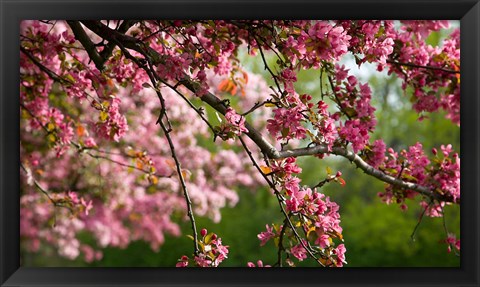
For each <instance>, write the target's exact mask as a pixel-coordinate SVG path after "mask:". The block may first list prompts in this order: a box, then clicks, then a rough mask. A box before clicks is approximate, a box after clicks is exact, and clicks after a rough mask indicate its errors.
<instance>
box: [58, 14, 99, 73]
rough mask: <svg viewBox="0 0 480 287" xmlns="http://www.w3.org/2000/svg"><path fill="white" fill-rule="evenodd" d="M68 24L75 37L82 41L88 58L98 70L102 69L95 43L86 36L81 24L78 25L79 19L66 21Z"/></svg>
mask: <svg viewBox="0 0 480 287" xmlns="http://www.w3.org/2000/svg"><path fill="white" fill-rule="evenodd" d="M67 23H68V25H69V26H70V28H71V29H72V32H73V34H74V35H75V38H76V39H77V40H78V41H80V43H82V46H83V47H84V48H85V50H87V53H88V56H89V57H90V59H91V60H92V61H93V62H94V63H95V66H96V67H97V69H99V70H100V71H101V70H103V63H104V61H103V58H102V57H101V56H100V54H99V53H98V51H97V49H96V48H95V45H94V44H93V42H92V41H91V40H90V38H89V37H88V35H87V33H85V30H83V28H82V25H80V22H79V21H67Z"/></svg>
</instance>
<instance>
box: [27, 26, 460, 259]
mask: <svg viewBox="0 0 480 287" xmlns="http://www.w3.org/2000/svg"><path fill="white" fill-rule="evenodd" d="M452 24H453V26H454V27H455V26H458V23H456V22H453V23H452ZM447 32H448V31H447ZM446 34H447V33H446V32H445V31H443V32H434V33H432V34H431V35H430V37H429V38H428V40H427V41H428V43H429V44H432V45H437V44H438V43H441V41H442V39H443V38H444V37H445V36H446ZM240 59H241V62H243V63H244V65H245V68H246V69H247V70H250V71H252V72H254V73H261V74H265V75H266V78H269V77H268V76H267V74H266V73H265V71H264V67H263V63H262V61H261V59H260V58H258V57H250V56H247V55H246V54H243V55H240ZM270 61H271V62H272V64H274V61H275V59H274V58H273V57H270ZM343 63H344V64H345V65H346V66H347V67H348V68H350V72H352V73H354V74H355V75H356V76H357V77H358V79H359V80H360V81H361V82H367V81H368V82H369V84H370V86H371V88H372V91H373V99H372V101H373V104H374V106H375V107H376V109H377V110H376V112H375V115H376V117H377V120H378V126H377V128H376V131H375V133H374V134H373V135H372V137H371V140H372V142H373V140H375V139H378V138H382V139H383V140H384V141H385V143H386V144H387V147H393V148H394V149H395V150H396V151H399V150H401V149H403V148H407V147H408V146H410V145H413V144H415V143H416V142H420V143H422V145H423V147H424V149H425V150H426V151H429V150H430V149H431V148H432V147H437V148H438V147H439V146H440V145H442V144H448V143H451V144H452V146H453V148H454V150H456V151H457V152H460V128H459V127H457V126H456V125H454V124H452V123H451V122H450V121H449V120H447V119H445V117H444V114H443V113H435V114H432V115H429V118H428V119H425V120H423V121H422V122H419V120H418V115H417V114H416V112H415V111H413V110H412V108H411V104H410V102H409V100H408V99H409V96H408V93H409V91H408V90H407V91H403V90H402V89H401V88H400V81H399V80H398V79H397V78H396V77H395V76H394V75H391V76H389V75H387V74H386V73H378V72H376V68H375V67H374V66H371V65H369V64H364V65H362V67H361V70H358V68H356V65H355V64H354V61H353V59H350V58H348V57H345V58H344V59H343ZM319 87H320V81H319V72H318V71H307V72H305V71H303V72H301V73H300V74H299V77H298V82H297V85H296V88H297V90H298V92H299V93H300V94H301V93H308V94H310V95H312V96H314V97H317V98H319V97H320V92H319ZM299 165H300V166H301V167H302V168H303V172H302V174H301V176H300V177H301V179H302V184H306V185H314V184H316V183H317V182H318V181H319V180H321V179H322V178H324V177H325V175H326V167H327V166H328V167H330V168H331V169H332V170H333V171H334V173H335V172H336V171H337V170H341V171H342V173H343V176H342V177H343V178H344V179H345V181H346V183H347V184H346V185H345V186H340V185H339V184H335V183H331V184H328V185H326V186H325V187H323V192H324V193H325V194H326V195H328V196H330V198H331V199H332V200H333V201H335V202H337V203H338V204H339V206H340V214H341V220H342V223H341V226H342V227H343V230H344V231H343V237H344V240H345V242H344V243H345V246H346V248H347V253H346V258H347V262H348V264H347V265H345V267H347V268H348V267H427V266H428V267H459V266H460V257H457V256H455V255H454V254H453V253H448V252H447V245H446V244H444V243H443V240H444V239H445V238H446V234H445V230H444V224H445V225H446V226H447V228H448V230H449V231H450V232H453V233H456V234H457V236H458V235H459V234H460V230H459V228H460V208H459V206H448V207H446V208H445V211H446V215H445V221H444V220H443V219H442V218H429V217H424V218H423V220H422V222H421V224H420V225H419V226H418V229H417V231H416V233H415V240H413V239H412V236H411V235H412V233H413V231H414V229H415V227H416V225H417V223H418V220H419V218H420V215H421V213H422V209H421V207H420V205H419V202H418V201H408V202H407V204H408V209H407V210H406V211H403V210H402V209H400V206H399V205H398V204H392V205H386V204H385V203H383V202H382V201H381V199H380V198H379V197H378V196H377V192H380V191H383V189H384V184H383V183H382V182H380V181H378V180H376V179H374V178H372V177H370V176H367V175H365V174H364V173H363V172H361V171H359V170H357V169H356V168H355V166H354V165H352V164H350V162H348V161H347V160H345V159H342V158H335V157H334V156H331V157H328V158H326V159H324V160H319V159H316V158H307V157H303V158H300V159H299ZM238 193H239V195H240V201H239V203H238V204H237V205H236V206H235V207H233V208H224V209H223V210H222V220H221V222H220V223H218V224H215V223H213V222H212V221H211V220H209V219H207V218H201V217H197V218H196V220H197V226H204V227H206V228H207V229H208V231H209V232H215V233H217V234H219V236H220V237H222V240H223V243H224V245H228V246H230V253H229V258H228V260H225V261H224V262H223V263H222V264H221V265H220V266H221V267H230V266H234V267H239V266H246V263H247V262H248V261H253V262H256V261H257V260H258V259H261V260H263V262H264V263H266V264H269V263H273V262H275V261H276V248H275V246H274V244H273V242H271V241H270V242H268V243H267V244H266V245H265V246H264V247H260V241H259V240H258V239H257V238H256V236H257V234H258V233H260V232H262V231H264V230H265V224H266V223H276V224H281V222H282V214H281V213H280V210H279V208H278V203H277V201H276V199H275V197H274V196H272V193H271V192H270V191H269V190H268V189H267V188H259V189H258V190H238ZM178 222H181V220H180V219H179V220H178ZM181 226H182V235H181V236H180V237H167V238H166V240H165V244H164V245H163V246H161V247H160V250H159V251H158V252H154V251H152V250H151V248H150V246H149V245H148V244H147V243H145V242H142V241H137V242H134V243H132V244H131V245H129V246H128V247H127V248H126V249H118V248H107V249H105V250H103V259H102V260H100V261H96V262H93V263H90V264H88V263H86V262H84V261H83V260H82V259H80V258H79V259H78V260H74V261H71V260H68V259H65V258H62V257H59V256H58V255H57V251H56V250H54V249H53V248H51V247H45V246H44V247H42V249H41V250H40V252H38V253H27V252H25V251H22V265H23V266H63V267H66V266H72V267H73V266H75V267H81V266H90V267H107V266H108V267H120V266H121V267H133V266H135V267H159V266H174V265H175V263H176V262H177V259H178V258H180V256H181V255H183V254H190V253H191V240H190V239H189V238H187V236H186V235H188V234H189V233H190V232H191V229H190V223H189V222H183V223H182V224H181ZM80 236H81V240H83V241H85V242H93V239H92V238H90V235H89V234H81V235H80ZM298 266H317V265H316V264H315V262H312V261H310V260H306V261H303V262H301V263H299V264H298Z"/></svg>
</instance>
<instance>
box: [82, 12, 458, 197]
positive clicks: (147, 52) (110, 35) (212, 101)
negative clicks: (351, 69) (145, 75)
mask: <svg viewBox="0 0 480 287" xmlns="http://www.w3.org/2000/svg"><path fill="white" fill-rule="evenodd" d="M82 23H83V24H84V25H85V26H87V27H88V28H89V29H90V30H92V31H93V32H95V33H96V34H98V35H99V36H101V37H104V38H106V39H108V40H112V39H116V40H118V41H121V42H122V44H124V45H125V47H127V48H129V49H132V50H135V51H137V52H139V53H141V54H142V55H144V56H145V57H146V58H149V59H150V60H151V61H152V62H153V63H161V62H162V61H163V60H162V56H161V55H160V54H159V53H157V52H156V51H155V50H154V49H152V48H150V47H148V46H146V45H145V44H144V43H142V42H141V41H140V40H139V39H136V38H134V37H130V36H127V35H124V34H121V33H118V32H117V31H115V30H113V29H110V28H108V27H107V26H105V25H103V24H102V23H100V22H99V21H83V22H82ZM181 82H182V84H183V85H184V86H185V87H186V88H187V89H189V90H191V91H192V92H194V93H196V92H197V91H198V90H199V88H200V85H199V84H198V83H195V82H194V81H192V80H191V79H190V78H189V77H188V76H187V75H184V78H183V79H182V81H181ZM200 99H201V100H202V101H203V102H205V103H207V104H208V105H210V106H211V107H212V108H214V109H215V110H216V111H218V112H220V113H221V114H223V115H225V112H226V109H227V106H226V105H225V104H224V102H223V101H221V100H220V99H219V98H217V97H216V96H215V95H213V94H212V93H210V92H208V93H207V94H205V95H203V96H202V97H200ZM245 127H246V128H247V129H248V132H247V133H246V135H247V136H248V137H249V138H250V139H251V140H252V141H253V142H255V143H256V144H257V146H258V147H259V148H260V150H261V151H262V153H263V154H264V155H266V156H267V157H269V158H271V159H279V158H285V157H298V156H305V155H316V154H324V153H331V154H335V155H338V156H342V157H344V158H347V159H348V160H350V161H351V162H352V163H354V164H355V165H356V166H357V167H358V168H360V169H362V170H363V171H364V172H365V173H366V174H368V175H371V176H374V177H375V178H377V179H380V180H382V181H384V182H386V183H389V184H392V185H395V186H398V187H401V188H405V189H408V190H413V191H416V192H419V193H421V194H423V195H425V196H427V197H429V198H434V199H437V200H443V201H451V200H449V199H448V198H444V197H443V196H442V195H440V194H437V193H435V192H434V191H432V190H431V189H430V188H428V187H425V186H422V185H418V184H415V183H412V182H406V181H403V180H401V179H398V178H395V177H392V176H390V175H388V174H385V173H384V172H382V171H380V170H378V169H375V168H373V167H372V166H371V165H369V164H368V163H366V162H365V161H364V160H363V159H361V158H360V157H359V156H358V155H356V154H355V153H353V152H351V151H348V150H347V149H346V148H341V147H334V148H333V150H332V151H329V150H328V148H327V146H326V145H321V144H318V145H316V146H313V147H305V148H299V149H291V150H283V151H278V150H277V149H276V148H275V147H274V146H273V145H272V144H270V143H269V142H268V141H267V140H266V139H265V138H264V137H263V136H262V135H261V133H260V132H259V131H257V130H256V129H255V128H254V127H253V126H252V125H250V124H249V123H248V122H246V123H245Z"/></svg>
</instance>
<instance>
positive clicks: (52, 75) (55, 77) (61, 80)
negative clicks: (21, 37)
mask: <svg viewBox="0 0 480 287" xmlns="http://www.w3.org/2000/svg"><path fill="white" fill-rule="evenodd" d="M20 51H22V53H24V54H25V55H26V56H27V57H28V58H29V59H30V60H31V61H32V62H33V63H34V64H35V66H37V67H38V68H40V70H42V71H43V72H45V74H47V75H48V76H49V77H50V78H51V79H52V80H54V81H57V82H59V83H62V84H70V85H72V84H74V83H73V82H71V81H70V80H67V79H64V78H62V77H61V76H59V75H58V74H56V73H55V72H53V71H52V70H50V69H49V68H47V67H45V66H44V65H43V64H42V63H40V62H39V61H38V60H37V59H36V58H35V57H34V56H33V55H32V54H30V53H29V52H28V51H27V50H26V49H25V48H24V47H22V46H20Z"/></svg>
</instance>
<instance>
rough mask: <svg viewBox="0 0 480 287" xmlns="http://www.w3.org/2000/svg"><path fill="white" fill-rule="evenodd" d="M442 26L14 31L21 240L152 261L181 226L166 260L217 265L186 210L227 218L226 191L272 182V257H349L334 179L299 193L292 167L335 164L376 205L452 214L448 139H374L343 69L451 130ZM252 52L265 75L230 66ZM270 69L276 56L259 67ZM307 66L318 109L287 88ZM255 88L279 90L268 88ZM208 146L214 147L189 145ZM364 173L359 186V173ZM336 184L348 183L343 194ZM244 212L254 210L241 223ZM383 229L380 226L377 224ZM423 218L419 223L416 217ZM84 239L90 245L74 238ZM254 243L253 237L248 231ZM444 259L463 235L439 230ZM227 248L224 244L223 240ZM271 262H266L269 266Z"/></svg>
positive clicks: (455, 193) (216, 248) (456, 55)
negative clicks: (316, 86) (185, 234)
mask: <svg viewBox="0 0 480 287" xmlns="http://www.w3.org/2000/svg"><path fill="white" fill-rule="evenodd" d="M447 27H448V21H401V22H394V21H251V20H249V21H240V20H238V21H233V20H232V21H207V20H205V21H187V20H184V21H180V20H176V21H165V20H162V21H133V20H125V21H23V22H22V23H21V34H20V112H21V123H20V125H21V142H20V148H21V170H20V172H21V174H22V183H21V187H22V195H21V202H20V205H21V219H20V221H21V236H22V239H23V240H24V243H25V246H26V247H27V248H28V249H29V250H31V251H35V250H38V249H39V248H40V246H41V244H49V245H53V246H55V247H57V248H58V252H59V254H60V255H61V256H64V257H67V258H70V259H74V258H77V257H79V256H83V258H84V259H85V260H86V261H87V262H91V261H94V260H99V259H100V258H101V257H102V250H101V248H104V247H108V246H112V247H126V246H128V245H129V243H130V242H132V241H134V240H144V241H146V242H148V243H149V244H150V246H151V248H152V249H153V250H158V248H159V247H160V246H161V245H162V244H163V243H164V240H165V235H167V234H168V235H174V236H179V235H180V233H181V231H180V228H179V225H178V222H177V221H176V220H175V218H179V217H180V218H182V219H183V220H188V221H189V222H190V223H191V234H190V235H189V236H191V239H192V247H191V253H190V254H179V255H178V258H180V259H179V260H178V263H177V266H178V267H186V266H200V267H216V266H219V264H221V262H222V261H224V260H228V259H227V258H228V254H229V251H230V252H240V251H239V250H229V248H228V242H222V240H221V236H222V235H221V234H218V235H217V234H215V233H213V232H208V231H207V230H206V229H205V228H203V227H202V226H197V224H196V222H195V216H208V217H210V218H212V219H213V220H214V221H217V222H218V221H219V220H220V219H221V213H220V209H221V208H222V207H225V206H227V205H230V206H233V205H235V204H236V203H237V201H238V199H239V198H238V194H237V192H236V187H240V186H244V187H248V188H250V189H255V188H258V187H260V186H263V185H267V186H268V187H269V189H270V190H271V196H272V197H274V198H276V200H277V201H278V206H279V208H280V211H281V215H280V214H279V216H281V218H279V220H280V221H281V222H282V224H275V223H272V222H265V223H264V224H266V229H265V231H263V232H261V233H260V234H258V235H257V237H258V240H259V244H260V245H264V244H266V243H267V242H268V241H273V242H274V244H275V246H276V248H277V250H278V260H277V261H276V262H262V260H261V258H259V261H258V262H255V263H253V262H245V266H250V267H255V266H258V267H266V266H286V265H287V266H295V262H296V261H303V260H305V259H307V258H310V259H312V260H314V261H316V262H317V263H318V266H325V267H341V266H343V265H344V264H346V263H347V261H346V250H347V248H348V246H345V244H344V243H343V236H342V227H341V220H340V214H339V206H338V205H337V204H336V203H335V202H333V201H331V200H330V198H329V197H328V196H326V195H325V194H324V193H322V188H323V187H324V186H325V185H327V184H331V183H333V184H335V183H337V184H340V185H339V186H341V185H345V184H346V182H345V180H344V179H343V178H342V172H341V171H332V170H331V169H327V176H326V177H325V178H319V180H318V184H316V185H315V186H305V185H303V184H302V182H301V180H300V178H299V174H301V173H302V168H301V167H300V166H299V165H297V163H296V158H297V157H302V156H311V157H317V158H319V159H323V158H324V157H327V156H337V157H341V158H344V159H345V160H347V161H350V162H351V163H352V164H354V165H355V166H356V167H357V168H358V169H357V170H358V171H359V173H362V175H360V176H371V177H374V178H376V179H378V180H379V181H382V182H384V183H385V189H384V190H383V191H381V192H379V193H378V196H379V197H381V198H382V200H383V201H384V202H385V203H386V204H391V203H394V204H398V205H399V206H400V207H401V208H406V205H405V202H406V201H407V200H412V199H418V198H420V202H421V206H422V210H423V212H422V217H423V216H424V215H425V216H431V217H441V216H443V215H444V208H445V207H446V206H447V205H452V204H460V158H459V155H458V153H457V152H455V151H454V150H453V149H452V145H451V144H449V143H445V144H444V145H442V146H440V147H438V148H434V149H432V150H428V151H425V150H424V148H423V146H422V144H421V143H420V142H418V143H417V144H415V145H413V146H410V147H408V148H407V149H404V150H394V149H393V148H391V147H388V146H387V145H386V144H385V142H384V141H383V140H381V139H378V140H371V139H370V136H371V134H372V133H373V132H374V131H375V127H376V125H377V120H376V118H375V108H374V107H373V106H372V104H371V100H372V90H371V88H370V86H369V84H368V83H362V82H360V81H359V80H358V79H357V77H356V76H354V75H353V73H351V71H350V69H349V68H348V67H345V65H344V64H341V63H340V60H341V58H342V57H343V56H344V55H346V54H350V55H352V56H353V57H354V59H355V61H356V65H357V66H358V67H360V66H362V65H365V63H371V64H373V65H375V67H376V68H377V70H378V71H388V74H389V75H390V74H395V75H397V77H398V78H400V79H401V81H402V88H403V89H404V90H405V91H406V92H405V95H407V96H408V97H409V100H410V101H411V102H412V104H413V109H414V110H415V111H416V112H417V113H418V115H419V119H420V120H422V119H424V118H426V117H428V115H429V114H430V113H435V112H437V111H441V110H442V111H445V114H446V117H447V118H448V119H449V120H451V122H452V124H454V125H458V126H459V125H460V72H459V71H460V33H459V30H458V29H453V30H452V31H453V32H451V34H450V35H449V36H448V37H447V38H446V39H445V40H444V41H443V42H442V43H441V45H439V46H431V45H428V44H426V42H425V39H426V38H427V37H428V36H429V34H430V33H431V32H432V31H438V30H440V29H445V28H447ZM242 51H245V53H246V54H248V55H250V56H257V57H258V59H260V60H261V61H262V65H263V66H264V67H265V70H266V71H267V72H268V75H269V79H265V78H264V77H262V76H261V75H258V74H254V73H251V72H249V71H248V70H247V69H245V67H244V66H242V63H241V60H240V57H239V53H240V52H242ZM272 57H273V58H274V63H272V61H268V59H267V58H270V59H271V58H272ZM302 70H316V71H318V73H319V81H320V87H321V98H316V97H312V96H311V95H308V94H300V93H299V92H297V89H296V87H295V82H296V81H297V77H298V73H299V72H301V71H302ZM267 80H268V81H271V83H273V84H272V85H271V86H269V84H267ZM205 140H210V141H213V142H214V143H215V145H214V146H213V147H212V146H208V147H206V146H203V145H202V144H201V143H202V142H205ZM363 173H364V175H363ZM347 187H348V185H347ZM245 216H248V215H245ZM379 220H381V219H379ZM420 220H421V219H420ZM83 232H87V233H89V234H91V235H92V236H93V238H94V239H95V245H94V246H95V247H94V246H93V245H91V244H89V243H87V242H84V241H82V240H80V239H79V234H81V233H83ZM253 237H255V236H253ZM445 237H446V239H445V243H447V244H448V250H449V251H451V250H453V251H455V252H458V251H459V250H460V241H459V240H457V239H456V236H455V235H454V234H451V233H449V232H448V231H447V230H446V236H445ZM224 243H225V244H226V245H223V244H224ZM267 264H268V265H267Z"/></svg>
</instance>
